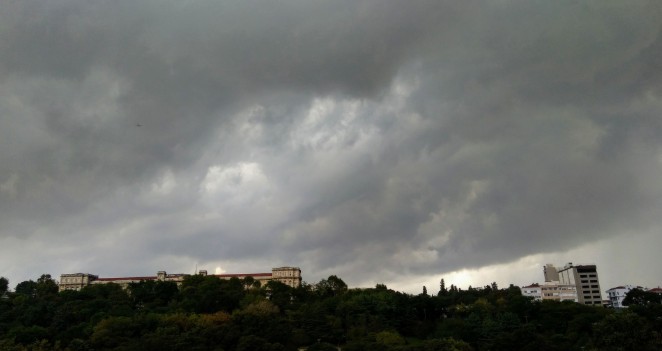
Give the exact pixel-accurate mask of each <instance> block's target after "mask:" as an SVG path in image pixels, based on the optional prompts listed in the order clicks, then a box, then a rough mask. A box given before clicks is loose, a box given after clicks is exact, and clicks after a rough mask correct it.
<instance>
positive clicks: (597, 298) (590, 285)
mask: <svg viewBox="0 0 662 351" xmlns="http://www.w3.org/2000/svg"><path fill="white" fill-rule="evenodd" d="M556 270H557V273H558V276H559V282H560V283H561V284H564V285H574V286H575V287H576V288H577V298H578V302H579V303H581V304H585V305H598V306H601V305H602V292H601V289H600V280H599V279H598V270H597V268H596V266H595V265H573V264H572V262H570V263H568V264H566V265H565V266H564V267H563V268H557V269H556Z"/></svg>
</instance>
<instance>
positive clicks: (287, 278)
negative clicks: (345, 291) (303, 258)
mask: <svg viewBox="0 0 662 351" xmlns="http://www.w3.org/2000/svg"><path fill="white" fill-rule="evenodd" d="M198 274H200V275H205V276H206V275H208V274H207V271H205V270H201V271H199V272H198ZM189 275H190V274H183V273H180V274H167V273H166V272H165V271H159V272H157V273H156V275H155V276H136V277H116V278H99V276H97V275H94V274H89V273H69V274H62V275H60V282H59V289H60V291H65V290H80V289H82V288H83V287H85V286H88V285H95V284H108V283H114V284H118V285H120V286H121V287H122V288H124V289H126V288H127V287H128V286H129V284H131V283H138V282H141V281H149V280H154V281H166V282H175V283H177V285H181V284H182V282H183V281H184V279H185V278H186V277H187V276H189ZM210 276H215V277H217V278H219V279H232V278H238V279H245V278H247V277H252V278H253V280H254V281H256V282H259V283H260V285H264V284H266V283H268V282H269V281H278V282H281V283H283V284H285V285H288V286H291V287H293V288H296V287H299V286H301V280H302V278H301V269H300V268H299V267H277V268H272V269H271V273H245V274H210Z"/></svg>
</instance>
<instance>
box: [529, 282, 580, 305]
mask: <svg viewBox="0 0 662 351" xmlns="http://www.w3.org/2000/svg"><path fill="white" fill-rule="evenodd" d="M522 295H524V296H527V297H532V298H533V299H534V300H535V301H573V302H577V301H578V296H577V288H576V287H575V286H574V285H568V284H560V283H559V282H545V283H544V284H542V285H540V284H537V283H536V284H531V285H529V286H525V287H523V288H522Z"/></svg>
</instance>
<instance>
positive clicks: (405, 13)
mask: <svg viewBox="0 0 662 351" xmlns="http://www.w3.org/2000/svg"><path fill="white" fill-rule="evenodd" d="M660 11H661V9H660V6H659V5H657V4H654V3H647V2H635V3H628V4H627V5H620V4H617V3H611V4H606V3H598V2H596V3H575V2H555V3H545V4H542V3H529V2H499V3H492V2H472V1H467V2H462V3H461V4H457V3H454V2H449V3H447V2H437V1H415V2H411V3H408V4H406V5H404V4H402V3H401V2H397V1H388V2H384V1H359V2H357V1H346V2H334V3H328V2H317V1H306V2H299V1H283V2H280V3H279V4H278V5H275V4H273V3H269V4H266V3H260V2H240V3H238V2H220V3H219V2H209V3H203V2H196V3H186V2H173V3H170V4H167V5H163V4H162V3H159V4H150V3H135V2H113V3H105V2H92V3H90V2H77V1H62V2H43V3H14V4H10V5H8V6H7V8H6V10H5V11H3V13H2V14H0V28H1V30H2V32H3V36H2V39H0V92H1V94H0V124H1V125H2V128H1V129H0V148H2V150H3V152H2V153H0V221H1V222H2V223H3V226H2V229H0V248H1V249H0V254H1V255H2V256H3V257H6V258H7V259H6V260H7V261H11V262H12V264H11V265H8V267H9V268H5V270H4V271H0V275H5V276H8V277H10V278H11V279H13V280H17V279H27V278H29V277H33V276H36V275H38V274H40V273H41V271H46V270H48V271H50V272H51V273H54V274H57V273H61V272H65V271H83V270H84V271H91V272H97V273H99V274H107V275H108V274H143V273H148V272H151V271H155V270H157V269H168V270H189V269H191V268H190V267H191V266H195V264H200V265H222V266H223V268H227V269H241V270H251V269H258V270H263V269H268V268H269V266H270V265H273V266H276V265H282V264H293V265H299V266H301V267H302V268H303V269H304V271H305V272H308V274H309V275H308V276H307V279H309V280H313V281H314V280H316V279H319V278H321V277H323V276H324V275H328V274H339V275H341V276H345V277H347V280H348V281H349V282H350V283H352V284H361V283H364V282H371V281H375V280H379V279H380V277H383V278H381V279H395V280H397V279H398V278H399V277H404V276H405V275H412V274H413V275H421V276H431V275H438V274H441V273H444V272H450V271H453V270H458V269H462V268H479V267H484V266H490V265H494V264H501V263H508V262H515V261H517V260H518V259H519V258H521V257H525V256H528V255H532V254H538V253H554V252H562V251H566V250H570V249H573V248H575V247H578V246H581V245H585V244H587V243H590V242H592V241H597V240H611V239H613V238H620V237H621V236H622V235H625V233H627V235H632V236H633V237H636V236H637V235H642V236H643V235H644V234H646V235H648V234H647V233H650V231H651V230H655V228H659V227H660V225H661V224H660V221H659V219H658V218H657V217H658V216H657V213H659V212H660V210H662V183H660V181H659V176H658V174H661V173H660V171H662V169H661V168H662V143H661V142H660V140H662V135H661V134H662V120H661V119H660V117H659V115H660V111H661V110H662V103H660V101H661V100H660V94H661V91H660V86H661V85H660V82H661V81H662V80H661V78H662V77H661V76H660V72H661V70H660V68H661V67H660V59H659V57H662V40H661V39H660V23H662V21H661V20H660V17H661V15H662V14H661V12H660ZM138 124H140V125H142V126H140V127H138V126H137V125H138ZM619 240H620V239H619ZM657 244H659V243H657ZM36 252H39V255H42V256H43V261H44V262H47V263H44V264H43V265H39V264H35V263H33V262H31V263H29V264H28V263H27V262H28V261H29V260H30V259H29V257H32V256H34V255H35V254H36ZM588 260H589V261H592V262H597V263H600V262H603V261H601V260H605V258H604V257H594V258H588ZM643 262H644V261H643V260H642V261H641V262H639V261H637V260H635V262H632V265H637V264H643ZM265 265H266V266H265ZM164 266H165V267H164ZM262 266H265V267H262ZM209 268H210V269H212V268H213V267H209ZM40 270H41V271H40ZM651 279H653V278H651ZM632 283H640V282H632ZM642 283H648V284H654V282H653V281H652V280H651V282H642Z"/></svg>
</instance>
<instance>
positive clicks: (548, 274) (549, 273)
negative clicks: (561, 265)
mask: <svg viewBox="0 0 662 351" xmlns="http://www.w3.org/2000/svg"><path fill="white" fill-rule="evenodd" d="M542 272H543V274H544V276H545V281H546V282H558V281H560V279H559V271H558V270H557V269H556V267H554V265H553V264H551V263H548V264H546V265H545V266H544V267H542Z"/></svg>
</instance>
